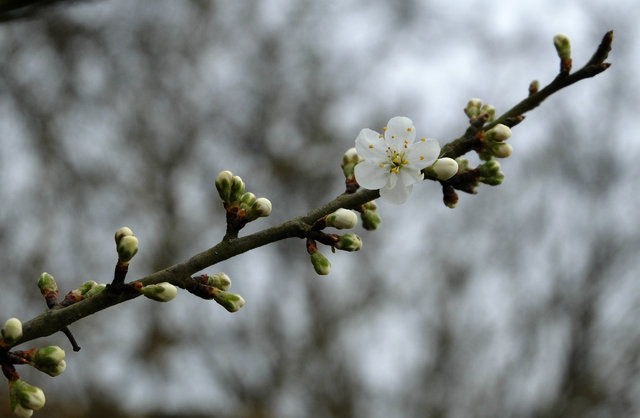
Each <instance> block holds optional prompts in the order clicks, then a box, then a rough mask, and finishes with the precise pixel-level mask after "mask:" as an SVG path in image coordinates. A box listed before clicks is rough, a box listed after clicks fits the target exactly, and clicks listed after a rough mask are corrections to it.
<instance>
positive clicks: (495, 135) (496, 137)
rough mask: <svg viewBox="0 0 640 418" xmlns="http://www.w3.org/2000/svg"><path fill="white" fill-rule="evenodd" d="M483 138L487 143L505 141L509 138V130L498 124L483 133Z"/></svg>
mask: <svg viewBox="0 0 640 418" xmlns="http://www.w3.org/2000/svg"><path fill="white" fill-rule="evenodd" d="M484 138H485V140H487V141H497V142H502V141H506V140H507V139H509V138H511V129H510V128H509V127H508V126H507V125H503V124H501V123H499V124H497V125H496V126H494V127H493V128H491V129H489V130H488V131H487V132H485V134H484Z"/></svg>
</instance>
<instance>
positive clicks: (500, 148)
mask: <svg viewBox="0 0 640 418" xmlns="http://www.w3.org/2000/svg"><path fill="white" fill-rule="evenodd" d="M491 150H492V152H493V155H494V156H495V157H496V158H507V157H508V156H510V155H511V153H512V152H513V147H512V146H511V144H507V143H506V142H498V143H497V144H494V145H493V147H492V148H491Z"/></svg>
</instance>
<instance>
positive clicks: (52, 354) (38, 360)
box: [31, 345, 67, 377]
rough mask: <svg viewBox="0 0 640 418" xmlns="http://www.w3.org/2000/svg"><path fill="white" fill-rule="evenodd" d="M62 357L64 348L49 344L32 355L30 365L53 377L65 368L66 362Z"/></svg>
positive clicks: (63, 356)
mask: <svg viewBox="0 0 640 418" xmlns="http://www.w3.org/2000/svg"><path fill="white" fill-rule="evenodd" d="M64 358H65V352H64V350H63V349H62V348H60V347H58V346H57V345H51V346H49V347H44V348H40V349H39V350H37V351H36V353H35V354H34V356H33V359H32V361H31V365H32V366H33V367H35V368H36V369H38V370H40V371H41V372H44V373H46V374H48V375H49V376H54V377H55V376H58V375H59V374H61V373H62V372H63V371H64V370H65V369H66V368H67V363H66V362H65V361H64Z"/></svg>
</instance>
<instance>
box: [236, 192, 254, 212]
mask: <svg viewBox="0 0 640 418" xmlns="http://www.w3.org/2000/svg"><path fill="white" fill-rule="evenodd" d="M255 201H256V195H254V194H253V193H251V192H246V193H245V194H243V195H242V197H241V198H240V202H241V203H242V206H243V207H244V208H245V209H250V208H251V206H253V204H254V203H255Z"/></svg>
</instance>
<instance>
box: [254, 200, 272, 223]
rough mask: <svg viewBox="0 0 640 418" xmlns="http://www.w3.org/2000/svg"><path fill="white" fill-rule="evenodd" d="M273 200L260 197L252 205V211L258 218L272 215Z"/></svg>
mask: <svg viewBox="0 0 640 418" xmlns="http://www.w3.org/2000/svg"><path fill="white" fill-rule="evenodd" d="M271 209H272V206H271V201H270V200H269V199H267V198H266V197H259V198H257V199H256V201H255V202H254V203H253V206H252V207H251V213H252V214H253V215H254V216H256V217H257V218H261V217H265V216H269V215H271Z"/></svg>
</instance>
